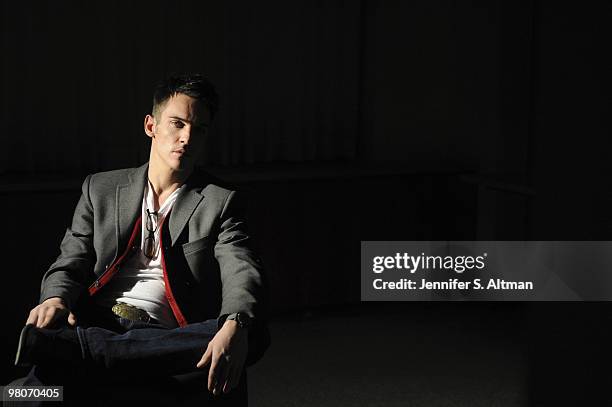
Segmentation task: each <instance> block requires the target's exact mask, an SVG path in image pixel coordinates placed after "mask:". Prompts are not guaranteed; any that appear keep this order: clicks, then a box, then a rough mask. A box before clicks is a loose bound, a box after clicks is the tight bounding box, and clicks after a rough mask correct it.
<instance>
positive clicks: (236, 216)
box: [40, 163, 267, 351]
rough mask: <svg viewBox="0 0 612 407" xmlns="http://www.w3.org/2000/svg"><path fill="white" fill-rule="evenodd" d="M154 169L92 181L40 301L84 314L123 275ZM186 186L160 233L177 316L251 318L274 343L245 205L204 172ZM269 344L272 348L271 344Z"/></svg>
mask: <svg viewBox="0 0 612 407" xmlns="http://www.w3.org/2000/svg"><path fill="white" fill-rule="evenodd" d="M147 169H148V163H147V164H144V165H143V166H141V167H138V168H129V169H121V170H115V171H108V172H101V173H97V174H93V175H89V176H87V178H86V179H85V181H84V182H83V187H82V195H81V198H80V200H79V202H78V204H77V207H76V209H75V212H74V217H73V220H72V225H71V226H70V227H69V228H68V229H67V230H66V234H65V236H64V238H63V240H62V243H61V253H60V255H59V257H58V258H57V260H56V261H55V262H54V263H53V264H52V265H51V267H50V268H49V270H48V271H47V272H46V273H45V275H44V277H43V280H42V286H41V296H40V301H41V302H42V301H44V300H45V299H47V298H49V297H61V298H63V299H64V300H65V301H66V303H67V304H68V306H69V307H70V308H72V309H73V310H74V311H75V312H77V313H78V309H79V306H80V304H81V303H83V302H87V301H88V298H89V297H90V295H95V293H96V292H97V291H98V290H100V289H103V286H104V284H105V283H106V282H107V280H108V277H109V276H111V275H112V274H113V272H120V271H119V269H120V265H121V261H122V260H124V259H125V258H127V255H128V251H129V249H130V247H132V246H134V245H135V243H136V242H135V241H133V240H134V239H132V241H130V239H131V237H132V238H133V237H137V238H138V239H139V236H140V233H132V232H133V231H134V230H135V226H136V224H137V221H138V220H139V219H140V214H141V204H142V198H143V193H144V188H145V183H146V181H147ZM185 184H186V188H185V191H183V192H182V193H181V195H179V197H178V199H177V200H176V202H175V204H174V207H173V208H172V211H171V212H170V215H169V216H168V218H167V219H166V221H165V222H164V225H163V227H162V230H161V236H162V238H161V240H162V252H163V255H164V260H165V269H166V273H165V274H166V276H167V280H166V282H167V287H166V292H167V296H168V293H169V292H170V297H169V300H170V303H171V304H170V305H171V306H172V308H173V311H174V313H175V316H177V312H178V313H179V314H180V315H181V316H183V317H184V321H183V323H181V321H180V320H179V319H178V318H177V320H178V321H179V324H180V325H184V324H185V323H192V322H198V321H203V320H206V319H212V318H217V317H219V316H220V315H225V314H230V313H234V312H245V313H247V314H249V315H250V316H251V317H252V318H255V320H256V321H257V322H258V324H256V325H257V329H256V331H257V332H258V334H262V332H263V331H265V333H264V336H265V337H266V338H267V329H266V328H265V325H264V324H263V321H265V319H266V315H265V310H266V302H267V289H266V284H265V280H264V276H263V274H262V267H261V261H260V260H259V258H258V257H257V256H256V255H255V253H254V252H253V250H252V247H251V238H250V236H249V234H248V232H247V228H246V224H245V217H244V212H245V206H244V204H243V202H242V201H241V200H240V199H239V197H238V195H237V194H236V192H235V191H233V190H230V189H226V188H223V187H221V186H219V185H216V184H214V183H213V180H212V178H211V177H210V176H208V175H207V174H204V173H201V172H197V171H194V173H193V174H192V175H191V176H190V177H189V179H188V180H187V181H186V182H185ZM129 243H131V245H129ZM168 286H169V287H168ZM173 302H174V304H173ZM251 332H254V331H253V330H251ZM251 332H250V333H251ZM249 336H251V334H250V335H249ZM260 339H261V338H260ZM263 342H265V345H264V348H265V347H267V339H264V341H263ZM260 346H261V343H260ZM260 351H263V349H260Z"/></svg>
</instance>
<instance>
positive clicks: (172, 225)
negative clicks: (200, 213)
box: [168, 179, 204, 246]
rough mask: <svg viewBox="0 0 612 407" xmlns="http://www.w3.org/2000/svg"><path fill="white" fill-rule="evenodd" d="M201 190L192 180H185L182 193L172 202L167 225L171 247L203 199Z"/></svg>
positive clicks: (200, 186)
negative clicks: (172, 205)
mask: <svg viewBox="0 0 612 407" xmlns="http://www.w3.org/2000/svg"><path fill="white" fill-rule="evenodd" d="M202 189H203V187H202V184H199V183H197V182H195V180H193V179H191V180H187V182H186V183H185V191H183V192H182V193H181V195H179V197H178V198H177V200H176V202H174V207H173V208H172V210H171V211H170V219H169V225H168V226H169V227H168V229H169V231H170V237H171V238H172V245H173V246H174V244H175V243H176V239H178V237H179V235H180V234H181V232H182V231H183V228H185V225H186V224H187V222H189V219H190V218H191V215H193V213H194V212H195V210H196V208H197V207H198V205H199V204H200V202H201V201H202V199H204V195H202V193H201V192H202Z"/></svg>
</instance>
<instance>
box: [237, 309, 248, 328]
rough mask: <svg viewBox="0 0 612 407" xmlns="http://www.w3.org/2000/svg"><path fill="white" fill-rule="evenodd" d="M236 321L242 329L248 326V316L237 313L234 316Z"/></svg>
mask: <svg viewBox="0 0 612 407" xmlns="http://www.w3.org/2000/svg"><path fill="white" fill-rule="evenodd" d="M236 321H238V324H240V326H242V327H244V326H247V325H248V324H249V316H248V315H246V314H243V313H242V312H239V313H238V314H236Z"/></svg>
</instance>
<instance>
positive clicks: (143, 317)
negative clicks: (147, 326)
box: [111, 302, 151, 322]
mask: <svg viewBox="0 0 612 407" xmlns="http://www.w3.org/2000/svg"><path fill="white" fill-rule="evenodd" d="M111 310H112V311H113V314H115V315H117V316H118V317H121V318H125V319H129V320H130V321H142V322H149V321H151V317H150V316H149V314H147V312H146V311H143V310H141V309H140V308H137V307H135V306H133V305H130V304H126V303H124V302H118V303H117V304H115V305H113V308H111Z"/></svg>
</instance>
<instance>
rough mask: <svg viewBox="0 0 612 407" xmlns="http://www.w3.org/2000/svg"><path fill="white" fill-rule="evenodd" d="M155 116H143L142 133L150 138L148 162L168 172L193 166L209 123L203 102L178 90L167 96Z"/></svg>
mask: <svg viewBox="0 0 612 407" xmlns="http://www.w3.org/2000/svg"><path fill="white" fill-rule="evenodd" d="M156 116H157V117H153V116H151V115H147V116H146V117H145V133H146V134H147V136H149V137H151V165H157V166H160V167H162V168H165V169H169V170H171V171H185V170H191V169H193V167H194V165H195V162H196V159H197V157H199V155H200V153H201V152H202V147H203V146H204V139H205V136H206V133H207V131H208V126H209V124H210V111H209V110H208V108H207V107H206V105H205V104H204V103H202V102H200V101H198V100H197V99H194V98H192V97H190V96H187V95H184V94H181V93H179V94H177V95H175V96H172V97H171V98H170V99H168V100H167V101H166V104H165V105H164V106H162V107H161V111H160V112H159V113H158V114H157V115H156Z"/></svg>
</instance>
